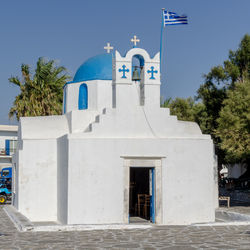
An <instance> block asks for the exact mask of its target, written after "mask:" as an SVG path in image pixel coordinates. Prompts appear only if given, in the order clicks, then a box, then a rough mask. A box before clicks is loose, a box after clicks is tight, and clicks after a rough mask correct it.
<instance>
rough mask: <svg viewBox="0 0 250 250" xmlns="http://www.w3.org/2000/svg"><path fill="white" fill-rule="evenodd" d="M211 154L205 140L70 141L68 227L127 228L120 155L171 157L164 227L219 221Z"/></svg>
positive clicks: (165, 174)
mask: <svg viewBox="0 0 250 250" xmlns="http://www.w3.org/2000/svg"><path fill="white" fill-rule="evenodd" d="M107 148H108V149H109V150H107ZM79 149H80V152H81V153H79ZM93 150H94V151H95V154H94V155H95V156H97V157H93ZM212 151H213V145H212V141H211V140H206V139H205V140H202V139H200V140H198V141H197V140H192V139H160V140H157V139H141V140H136V139H97V138H96V139H87V138H86V139H85V140H79V139H74V138H73V139H70V141H69V152H71V153H70V156H69V164H70V169H69V182H68V188H69V190H68V192H69V200H68V201H69V202H68V216H67V217H68V223H69V224H103V223H123V222H124V221H123V213H124V211H123V209H124V203H123V202H124V193H123V192H124V179H125V177H124V175H123V173H124V171H123V159H122V158H121V156H138V155H139V156H152V157H156V156H165V157H166V158H165V161H163V165H162V183H163V185H162V206H163V211H164V212H163V221H162V222H163V224H190V223H194V222H208V221H210V222H211V221H214V194H213V189H214V186H213V168H211V164H212V163H213V157H212Z"/></svg>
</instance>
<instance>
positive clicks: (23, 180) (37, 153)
mask: <svg viewBox="0 0 250 250" xmlns="http://www.w3.org/2000/svg"><path fill="white" fill-rule="evenodd" d="M18 177H19V182H18V196H19V197H18V210H19V212H21V213H22V214H23V215H25V216H26V217H28V218H29V219H30V220H32V221H56V220H57V141H56V140H53V139H51V140H24V141H23V149H22V150H20V151H19V165H18Z"/></svg>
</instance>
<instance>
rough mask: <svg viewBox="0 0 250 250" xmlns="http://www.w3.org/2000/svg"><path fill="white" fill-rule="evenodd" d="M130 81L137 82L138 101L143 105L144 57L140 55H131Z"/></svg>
mask: <svg viewBox="0 0 250 250" xmlns="http://www.w3.org/2000/svg"><path fill="white" fill-rule="evenodd" d="M132 81H134V82H135V83H139V86H138V89H139V103H140V105H144V58H143V56H141V55H134V56H133V57H132Z"/></svg>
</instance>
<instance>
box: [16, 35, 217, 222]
mask: <svg viewBox="0 0 250 250" xmlns="http://www.w3.org/2000/svg"><path fill="white" fill-rule="evenodd" d="M133 41H134V42H135V45H136V42H137V40H136V39H134V40H133ZM111 48H112V47H110V45H109V46H108V47H107V53H106V54H100V55H97V56H94V57H91V58H89V59H88V60H87V61H85V62H84V63H83V64H82V65H81V66H80V67H79V69H78V70H77V72H76V74H75V76H74V79H73V81H72V82H68V83H67V84H66V85H65V86H64V101H63V115H58V116H47V117H45V116H43V117H23V118H21V119H20V123H19V129H18V131H19V132H18V133H19V134H18V150H17V153H16V157H15V164H14V171H13V174H14V178H15V180H14V183H15V184H14V187H13V200H12V205H13V206H14V207H15V208H16V209H17V211H19V212H20V213H21V214H23V215H24V216H26V217H27V218H28V219H29V220H30V221H36V222H38V221H39V222H42V221H55V222H58V223H61V224H128V223H132V222H133V218H134V217H141V219H143V220H147V221H151V222H152V223H155V224H160V225H181V224H182V225H183V224H191V223H200V222H213V221H214V220H215V207H216V206H217V200H218V197H217V190H216V188H217V185H216V175H217V170H216V164H215V156H214V149H213V141H212V139H211V137H210V136H209V135H204V134H202V133H201V130H200V128H199V126H198V125H197V124H196V123H194V122H185V121H178V120H177V117H176V116H172V115H170V112H169V109H168V108H161V107H160V86H161V81H160V57H159V53H157V54H156V55H155V56H153V57H150V55H149V54H148V53H147V51H146V50H144V49H141V48H137V47H136V46H134V47H133V48H132V49H130V50H129V51H128V52H127V53H126V54H125V55H124V56H122V55H121V54H120V53H119V52H118V51H115V53H113V54H112V53H109V52H110V49H111Z"/></svg>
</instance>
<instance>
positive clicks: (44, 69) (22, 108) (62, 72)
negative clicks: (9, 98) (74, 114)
mask: <svg viewBox="0 0 250 250" xmlns="http://www.w3.org/2000/svg"><path fill="white" fill-rule="evenodd" d="M21 73H22V80H20V79H19V77H17V76H16V77H10V78H9V82H10V83H13V84H15V85H17V86H18V87H19V88H20V94H19V95H18V96H16V98H15V101H14V103H13V106H12V108H11V109H10V112H9V117H10V118H11V117H13V116H16V118H17V120H19V118H20V117H22V116H45V115H58V114H61V110H62V102H63V85H64V84H65V83H66V81H67V80H68V79H69V76H68V75H67V74H66V69H65V68H64V67H62V66H56V65H55V61H54V60H49V61H48V60H45V59H44V58H39V59H38V61H37V64H36V69H35V73H34V75H33V77H32V75H31V72H30V67H29V66H28V65H27V64H22V65H21Z"/></svg>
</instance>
